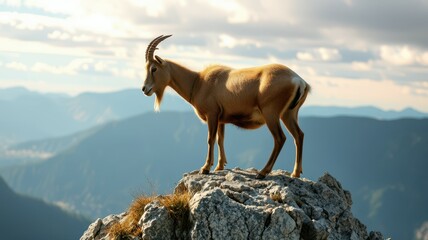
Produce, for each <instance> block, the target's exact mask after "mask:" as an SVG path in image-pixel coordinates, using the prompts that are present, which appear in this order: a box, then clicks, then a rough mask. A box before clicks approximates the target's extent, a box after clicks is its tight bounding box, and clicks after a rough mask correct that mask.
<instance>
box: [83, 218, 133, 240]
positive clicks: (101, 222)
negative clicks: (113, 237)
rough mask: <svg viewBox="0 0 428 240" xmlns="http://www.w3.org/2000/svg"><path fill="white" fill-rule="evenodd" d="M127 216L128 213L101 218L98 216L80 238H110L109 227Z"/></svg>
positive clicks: (85, 239)
mask: <svg viewBox="0 0 428 240" xmlns="http://www.w3.org/2000/svg"><path fill="white" fill-rule="evenodd" d="M125 216H126V213H121V214H119V215H114V214H112V215H108V216H107V217H105V218H103V219H100V218H98V219H97V220H95V222H93V223H91V225H89V227H88V229H87V230H86V231H85V232H84V233H83V235H82V237H80V240H108V239H110V236H109V235H108V229H109V227H111V226H112V225H113V224H115V223H116V222H119V221H121V220H122V219H124V218H125Z"/></svg>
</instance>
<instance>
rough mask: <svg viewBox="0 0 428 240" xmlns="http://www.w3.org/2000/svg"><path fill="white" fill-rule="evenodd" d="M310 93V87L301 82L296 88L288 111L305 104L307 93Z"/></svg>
mask: <svg viewBox="0 0 428 240" xmlns="http://www.w3.org/2000/svg"><path fill="white" fill-rule="evenodd" d="M310 91H311V86H310V85H309V84H308V83H307V82H305V81H303V80H302V84H300V85H299V87H298V88H297V91H296V94H295V95H294V99H293V101H291V103H290V106H289V107H288V108H289V109H290V110H292V109H294V108H295V107H296V106H297V105H299V107H300V106H301V105H302V104H303V103H304V102H305V99H306V97H307V96H308V93H309V92H310Z"/></svg>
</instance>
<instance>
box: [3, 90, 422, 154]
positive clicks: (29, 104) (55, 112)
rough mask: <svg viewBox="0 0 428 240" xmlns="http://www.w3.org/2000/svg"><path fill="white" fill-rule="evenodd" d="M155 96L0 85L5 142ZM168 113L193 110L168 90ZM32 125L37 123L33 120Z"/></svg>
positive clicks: (68, 128) (327, 113)
mask: <svg viewBox="0 0 428 240" xmlns="http://www.w3.org/2000/svg"><path fill="white" fill-rule="evenodd" d="M153 103H154V99H153V98H147V97H145V96H144V95H143V94H142V93H141V91H140V89H128V90H122V91H117V92H109V93H82V94H79V95H77V96H74V97H70V96H67V95H64V94H55V93H39V92H33V91H29V90H27V89H25V88H21V87H16V88H6V89H0V115H1V116H2V117H1V118H0V145H1V144H2V143H3V144H7V143H16V142H23V141H29V140H36V139H45V138H51V137H59V136H64V135H68V134H73V133H75V132H77V131H81V130H84V129H88V128H90V127H93V126H95V125H98V124H101V123H106V122H109V121H112V120H121V119H125V118H127V117H131V116H135V115H138V114H141V113H145V112H151V111H153ZM161 110H162V111H169V110H173V111H192V107H191V106H190V105H189V104H188V103H186V102H185V101H184V100H183V99H181V98H180V97H179V96H177V95H172V94H166V95H165V99H164V103H163V104H162V107H161ZM300 115H301V116H324V117H331V116H359V117H371V118H375V119H399V118H427V117H428V113H422V112H418V111H416V110H414V109H411V108H407V109H404V110H402V111H383V110H380V109H378V108H375V107H355V108H347V107H323V106H304V107H303V108H302V110H301V112H300ZM29 123H31V124H29Z"/></svg>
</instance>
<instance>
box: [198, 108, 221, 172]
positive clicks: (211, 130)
mask: <svg viewBox="0 0 428 240" xmlns="http://www.w3.org/2000/svg"><path fill="white" fill-rule="evenodd" d="M207 122H208V153H207V159H206V161H205V165H204V166H202V168H201V171H200V172H201V173H202V174H208V173H209V172H210V169H211V166H212V165H213V164H214V143H215V138H216V134H217V127H218V117H217V115H215V116H209V117H208V121H207Z"/></svg>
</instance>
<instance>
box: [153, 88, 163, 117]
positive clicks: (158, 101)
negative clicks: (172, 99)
mask: <svg viewBox="0 0 428 240" xmlns="http://www.w3.org/2000/svg"><path fill="white" fill-rule="evenodd" d="M164 91H165V88H162V89H159V90H157V91H156V92H155V94H156V99H155V111H156V112H159V111H160V105H161V102H162V98H163V93H164Z"/></svg>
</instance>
